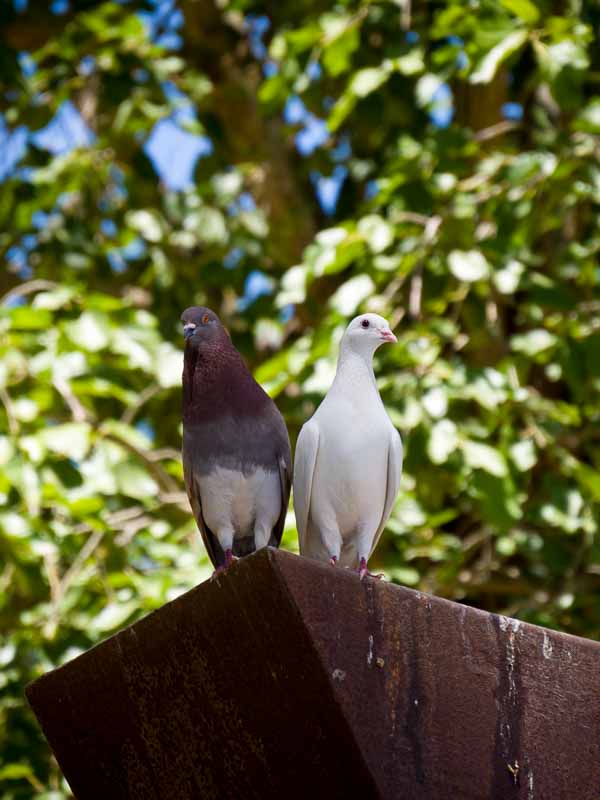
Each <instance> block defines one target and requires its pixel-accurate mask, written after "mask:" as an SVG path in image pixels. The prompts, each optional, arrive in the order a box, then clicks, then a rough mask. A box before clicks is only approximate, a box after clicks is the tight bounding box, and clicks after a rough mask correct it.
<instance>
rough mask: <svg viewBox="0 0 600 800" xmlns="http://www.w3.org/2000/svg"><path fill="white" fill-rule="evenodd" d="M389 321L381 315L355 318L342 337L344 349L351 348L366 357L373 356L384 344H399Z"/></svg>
mask: <svg viewBox="0 0 600 800" xmlns="http://www.w3.org/2000/svg"><path fill="white" fill-rule="evenodd" d="M397 341H398V340H397V339H396V337H395V336H394V334H393V333H392V331H391V329H390V326H389V324H388V321H387V320H385V319H384V318H383V317H380V316H379V314H361V315H360V316H358V317H354V319H353V320H352V322H351V323H350V324H349V325H348V327H347V328H346V330H345V332H344V336H343V337H342V347H344V348H346V347H347V348H350V349H352V350H354V352H356V353H360V354H361V355H364V356H372V355H373V353H374V352H375V350H377V348H378V347H379V346H380V345H382V344H383V343H384V342H397Z"/></svg>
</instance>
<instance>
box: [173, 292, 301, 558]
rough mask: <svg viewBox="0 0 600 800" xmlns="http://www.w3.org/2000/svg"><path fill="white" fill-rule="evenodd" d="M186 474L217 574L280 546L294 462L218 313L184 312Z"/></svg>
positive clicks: (278, 422) (272, 410) (280, 426)
mask: <svg viewBox="0 0 600 800" xmlns="http://www.w3.org/2000/svg"><path fill="white" fill-rule="evenodd" d="M181 321H182V322H183V334H184V337H185V351H184V359H183V471H184V477H185V486H186V490H187V494H188V497H189V500H190V504H191V506H192V511H193V512H194V517H195V518H196V522H197V523H198V528H199V529H200V533H201V534H202V539H203V541H204V544H205V546H206V550H207V551H208V555H209V556H210V559H211V561H212V562H213V564H214V565H215V568H216V569H217V571H222V570H224V569H227V567H229V566H230V564H231V563H232V561H233V559H234V557H235V556H238V557H239V556H246V555H248V554H250V553H253V552H254V551H255V550H258V549H259V548H261V547H265V546H266V545H271V546H272V547H278V546H279V543H280V541H281V535H282V533H283V526H284V522H285V515H286V511H287V507H288V500H289V496H290V486H291V476H292V461H291V454H290V442H289V438H288V434H287V430H286V427H285V423H284V421H283V418H282V416H281V414H280V413H279V411H278V410H277V407H276V405H275V403H274V402H273V401H272V400H271V398H270V397H269V396H268V395H267V394H266V392H264V391H263V389H262V388H261V387H260V386H259V385H258V384H257V383H256V381H255V380H254V378H253V377H252V375H251V373H250V371H249V370H248V368H247V367H246V365H245V364H244V361H243V360H242V357H241V356H240V354H239V353H238V351H237V350H236V349H235V347H234V346H233V344H232V343H231V339H230V338H229V335H228V333H227V331H226V330H225V328H224V327H223V326H222V324H221V322H220V320H219V318H218V317H217V315H216V314H215V313H214V312H213V311H211V310H210V309H208V308H201V307H195V308H188V309H186V310H185V311H184V312H183V314H182V315H181Z"/></svg>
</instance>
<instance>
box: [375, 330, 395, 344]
mask: <svg viewBox="0 0 600 800" xmlns="http://www.w3.org/2000/svg"><path fill="white" fill-rule="evenodd" d="M379 333H380V335H381V338H382V339H383V341H384V342H392V343H394V344H395V343H396V342H397V341H398V339H396V337H395V336H394V334H393V333H392V332H391V330H390V329H389V328H384V329H383V330H382V331H380V332H379Z"/></svg>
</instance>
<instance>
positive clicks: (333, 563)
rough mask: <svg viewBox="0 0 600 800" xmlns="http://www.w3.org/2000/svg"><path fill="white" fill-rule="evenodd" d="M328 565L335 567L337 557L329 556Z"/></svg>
mask: <svg viewBox="0 0 600 800" xmlns="http://www.w3.org/2000/svg"><path fill="white" fill-rule="evenodd" d="M329 563H330V565H331V566H332V567H336V566H337V556H331V558H330V559H329Z"/></svg>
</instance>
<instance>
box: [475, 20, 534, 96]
mask: <svg viewBox="0 0 600 800" xmlns="http://www.w3.org/2000/svg"><path fill="white" fill-rule="evenodd" d="M527 38H528V33H527V31H522V30H519V31H513V32H512V33H509V34H508V35H507V36H506V37H505V38H504V39H502V41H501V42H499V43H498V44H497V45H496V46H495V47H493V48H492V49H491V50H490V51H489V52H488V53H486V54H485V56H484V57H483V58H482V59H481V61H480V62H479V64H478V65H477V67H476V69H475V70H474V71H473V72H472V73H471V76H470V78H469V80H470V81H471V83H490V81H492V80H493V78H494V76H495V75H496V72H497V71H498V69H499V67H500V65H501V64H502V63H503V62H504V61H506V59H507V58H509V57H510V56H512V55H513V53H516V51H517V50H519V49H520V48H521V47H523V45H524V44H525V42H526V41H527Z"/></svg>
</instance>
